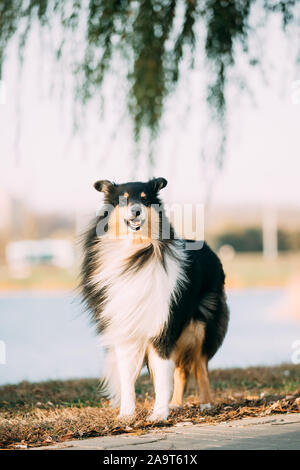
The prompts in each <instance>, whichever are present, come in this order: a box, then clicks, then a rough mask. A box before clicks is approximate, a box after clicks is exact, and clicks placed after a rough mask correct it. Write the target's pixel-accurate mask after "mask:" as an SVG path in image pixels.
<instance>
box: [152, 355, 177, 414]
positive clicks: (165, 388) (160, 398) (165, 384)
mask: <svg viewBox="0 0 300 470" xmlns="http://www.w3.org/2000/svg"><path fill="white" fill-rule="evenodd" d="M148 364H149V368H150V372H151V376H152V378H153V382H154V389H155V403H154V408H153V413H152V415H151V416H150V418H149V419H150V421H163V420H165V419H167V418H168V415H169V399H170V395H171V383H172V375H173V371H174V361H173V360H172V359H162V358H161V357H160V356H159V355H158V353H157V352H156V350H155V349H154V347H153V346H149V348H148Z"/></svg>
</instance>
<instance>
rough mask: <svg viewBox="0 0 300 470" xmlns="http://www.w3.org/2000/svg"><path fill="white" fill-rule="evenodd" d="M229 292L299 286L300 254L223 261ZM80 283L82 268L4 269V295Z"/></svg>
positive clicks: (0, 281) (0, 288) (0, 279)
mask: <svg viewBox="0 0 300 470" xmlns="http://www.w3.org/2000/svg"><path fill="white" fill-rule="evenodd" d="M222 263H223V265H224V270H225V273H226V288H227V289H245V288H269V287H270V288H280V287H286V286H289V285H290V284H295V282H297V283H298V285H299V284H300V268H299V266H300V254H299V253H285V254H283V253H281V254H279V256H278V258H276V259H269V260H267V259H265V258H264V257H263V255H262V254H261V253H236V254H235V256H234V257H233V258H232V259H222ZM78 283H79V268H78V267H77V268H76V267H74V268H72V269H62V268H58V267H55V266H35V267H32V268H30V269H29V270H28V271H27V273H26V276H24V277H22V276H20V277H19V278H18V276H17V277H16V276H14V275H13V274H12V273H11V272H10V271H9V269H8V268H7V267H6V266H0V293H5V292H12V291H20V290H21V291H23V290H35V291H38V290H41V291H47V292H51V291H74V290H76V289H77V287H78Z"/></svg>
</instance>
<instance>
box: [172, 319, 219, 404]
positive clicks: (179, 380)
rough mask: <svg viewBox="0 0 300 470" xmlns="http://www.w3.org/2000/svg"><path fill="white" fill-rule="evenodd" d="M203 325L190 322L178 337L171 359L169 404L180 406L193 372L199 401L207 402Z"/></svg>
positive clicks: (207, 387) (208, 395) (207, 389)
mask: <svg viewBox="0 0 300 470" xmlns="http://www.w3.org/2000/svg"><path fill="white" fill-rule="evenodd" d="M204 338H205V325H204V324H203V323H202V322H199V321H197V322H194V321H193V322H191V323H190V324H189V325H188V326H187V327H186V328H185V329H184V330H183V332H182V334H181V336H180V337H179V339H178V341H177V343H176V347H175V351H174V353H173V359H174V362H175V366H176V368H175V372H174V391H173V397H172V400H171V405H173V406H182V403H183V394H184V390H185V387H186V382H187V379H188V377H189V374H190V373H193V374H194V376H195V378H196V380H197V382H198V386H199V389H200V402H201V403H209V402H211V398H210V388H209V378H208V372H207V358H206V357H205V356H204V355H203V353H202V344H203V341H204Z"/></svg>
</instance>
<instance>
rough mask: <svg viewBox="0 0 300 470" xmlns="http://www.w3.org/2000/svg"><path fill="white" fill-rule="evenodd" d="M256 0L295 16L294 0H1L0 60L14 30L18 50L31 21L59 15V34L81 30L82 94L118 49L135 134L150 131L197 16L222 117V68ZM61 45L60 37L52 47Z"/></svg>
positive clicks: (243, 34)
mask: <svg viewBox="0 0 300 470" xmlns="http://www.w3.org/2000/svg"><path fill="white" fill-rule="evenodd" d="M258 1H260V3H261V6H262V8H263V9H264V11H265V13H266V18H267V17H268V15H269V14H271V13H272V14H273V13H274V14H275V13H277V14H280V15H281V16H282V24H283V28H286V27H287V26H288V25H289V24H290V23H292V22H293V21H294V19H295V18H294V17H295V12H296V8H297V3H298V2H297V0H139V1H136V0H89V1H87V0H86V1H85V0H1V2H0V67H1V65H2V63H3V62H4V60H5V54H6V50H7V45H8V43H9V41H10V39H11V38H12V37H13V36H14V35H16V34H18V35H19V41H20V51H22V49H23V48H24V46H25V44H26V39H27V36H28V33H29V31H30V29H31V27H32V25H33V24H34V23H35V22H39V23H40V24H41V25H42V26H43V27H44V26H48V27H50V28H51V26H52V25H53V24H54V22H55V21H57V19H58V21H59V22H60V24H61V26H62V28H63V30H64V31H65V33H66V38H72V34H75V33H76V34H78V32H79V34H82V44H84V55H83V59H82V60H81V61H80V63H78V64H77V67H76V73H77V76H78V86H79V87H78V94H79V96H80V98H81V100H82V101H83V102H86V101H88V100H89V99H90V98H92V97H94V96H95V95H96V94H97V93H98V92H99V90H101V86H102V83H103V80H104V77H105V76H106V74H107V72H108V71H109V69H110V66H111V64H112V61H113V59H114V55H115V54H116V53H117V52H118V53H120V54H122V56H123V57H124V58H125V59H126V64H127V65H126V66H127V79H128V84H129V93H128V108H129V111H130V114H131V116H132V118H133V122H134V128H135V136H136V138H137V139H138V138H139V136H140V133H141V130H142V129H143V128H148V129H150V130H151V132H152V133H153V134H155V132H156V131H157V129H158V126H159V122H160V119H161V116H162V113H163V108H164V103H165V99H166V96H167V95H168V93H170V91H172V90H174V88H175V85H176V84H177V82H178V80H179V78H180V64H181V62H182V60H183V58H184V56H185V54H186V52H187V50H190V54H191V56H192V57H193V56H194V55H195V54H196V50H197V49H196V47H195V46H196V44H197V41H198V40H199V38H198V35H197V28H198V26H199V24H200V23H201V24H202V25H203V27H204V31H205V37H204V42H203V44H202V46H203V49H204V51H205V56H206V58H207V62H208V65H209V66H210V72H211V75H210V81H209V85H208V90H207V101H208V103H209V105H210V107H211V110H212V111H214V112H215V114H214V115H215V116H216V117H217V118H218V119H219V120H220V121H222V120H224V116H225V109H226V99H225V89H226V81H227V76H228V70H229V69H230V67H232V66H233V65H234V62H235V54H236V48H237V47H238V46H241V47H242V50H243V51H244V52H245V53H247V50H248V40H249V39H248V38H249V34H251V33H252V30H251V27H250V24H249V17H250V11H251V8H252V6H253V5H254V4H255V3H257V2H258ZM82 19H83V20H84V21H83V23H84V24H83V26H82ZM66 40H67V39H66ZM63 53H64V40H63V41H62V43H61V44H60V46H59V47H58V48H57V50H56V55H57V57H58V58H59V57H61V56H62V54H63ZM255 63H256V62H255ZM255 63H254V62H253V65H255ZM0 70H1V68H0Z"/></svg>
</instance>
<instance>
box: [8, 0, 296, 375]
mask: <svg viewBox="0 0 300 470" xmlns="http://www.w3.org/2000/svg"><path fill="white" fill-rule="evenodd" d="M4 3H5V2H4ZM10 3H11V8H12V11H13V8H14V9H15V10H14V11H15V12H16V9H17V2H10ZM20 3H21V4H24V3H25V4H28V5H29V6H31V10H30V11H31V13H32V15H31V19H30V23H28V25H27V23H26V21H25V19H26V18H27V17H26V14H25V13H24V15H23V16H22V15H21V17H20V18H19V17H18V15H17V14H16V18H15V23H14V28H13V32H11V33H9V34H8V36H7V37H4V36H5V35H4V33H5V27H4V22H2V23H1V22H0V38H1V41H2V42H1V41H0V44H1V47H0V50H1V54H2V75H1V88H0V99H1V104H0V133H1V147H0V154H1V158H0V214H1V216H0V341H2V342H4V343H3V344H4V345H5V352H6V358H4V357H2V364H0V383H1V384H4V383H15V382H19V381H21V380H24V379H25V380H31V381H37V380H46V379H53V378H62V379H66V378H70V377H96V376H98V375H100V373H101V358H102V351H101V344H99V342H98V339H97V337H96V336H95V334H94V330H93V328H92V327H91V326H90V325H89V323H88V317H87V315H86V314H85V313H84V312H83V308H82V306H81V304H80V296H79V294H78V292H77V291H76V286H77V284H78V272H79V265H80V244H79V243H78V240H79V236H80V233H81V232H82V230H83V229H84V227H86V225H87V223H88V221H89V219H90V218H91V217H93V215H94V214H95V212H96V210H97V208H98V207H99V205H100V204H101V195H99V193H97V192H96V191H95V190H94V188H93V183H94V182H95V181H96V180H97V179H111V180H113V181H115V182H117V183H119V182H120V183H121V182H125V181H131V180H145V179H148V178H149V177H151V176H163V177H165V178H166V179H167V180H168V186H167V187H166V189H165V190H164V192H162V194H161V195H162V198H163V200H164V201H165V202H167V203H169V204H172V203H179V204H181V203H192V204H199V203H201V204H204V209H205V238H206V240H207V241H208V243H209V244H210V245H211V246H212V247H213V248H214V249H215V250H216V251H217V253H218V254H219V256H220V257H221V260H222V262H223V263H224V268H225V272H226V286H227V293H228V301H229V305H230V310H231V323H230V327H229V332H228V336H227V338H226V340H225V342H224V346H223V347H222V348H221V349H220V351H219V352H218V353H217V355H216V357H215V358H214V359H213V360H212V362H211V367H212V368H216V367H234V366H238V367H246V366H250V365H272V364H280V363H284V362H285V363H290V362H294V363H295V361H297V358H298V357H299V354H298V356H297V354H295V353H297V351H296V349H297V348H298V349H299V340H300V184H299V175H300V158H299V123H300V71H299V68H298V65H297V64H298V61H297V58H298V55H299V21H300V9H299V3H298V2H291V1H290V2H260V1H257V2H232V1H228V2H227V1H224V2H213V1H208V2H197V1H191V0H190V1H181V2H180V1H178V2H171V1H154V2H149V1H142V2H110V6H109V2H80V1H79V2H69V1H66V2H59V3H60V4H63V5H64V6H65V7H66V9H67V11H68V15H69V16H68V18H69V19H70V18H71V17H72V14H73V15H74V18H75V19H74V18H73V20H72V21H75V20H76V21H77V23H75V26H74V25H72V28H70V29H67V30H65V29H64V27H63V26H62V24H63V22H62V20H61V17H59V18H60V19H59V18H57V17H56V16H55V14H56V13H55V12H56V10H53V8H52V10H53V11H54V13H53V11H52V10H51V8H50V7H51V2H50V1H48V2H39V1H36V2H20ZM42 4H44V6H45V7H46V10H45V11H46V13H45V12H44V13H43V10H41V6H42ZM55 4H57V2H54V3H53V4H52V7H53V5H55ZM221 4H222V5H221ZM28 5H27V8H29V6H28ZM47 5H48V10H47ZM25 6H26V5H25ZM173 7H174V8H176V11H175V10H174V11H173V13H172V10H171V9H172V8H173ZM234 7H235V8H236V9H234ZM9 8H10V7H8V6H7V11H8V9H9ZM60 8H63V7H60ZM68 8H69V10H68ZM78 8H82V10H77V9H78ZM105 8H106V10H105ZM109 8H110V9H109ZM118 8H119V10H118ZM121 8H124V9H125V8H126V9H127V10H126V12H127V14H128V15H129V13H128V11H129V12H130V15H131V16H130V15H129V16H128V17H126V18H125V19H124V17H123V16H122V14H123V13H122V11H121ZM197 8H198V9H200V10H201V11H200V12H199V16H197V15H196V13H197V11H198V10H197ZM220 8H223V10H222V11H221V13H220V11H219V9H220ZM57 9H58V7H57ZM130 9H131V10H130ZM20 11H21V10H20ZM22 11H23V10H22ZM26 11H27V10H26V8H25V7H24V12H26ZM91 11H93V13H91ZM163 11H166V12H167V13H168V17H166V18H165V17H164V15H163V14H162V12H163ZM224 12H225V13H224ZM75 13H76V15H77V16H76V15H75ZM46 14H47V15H48V16H46ZM59 14H60V15H63V14H64V15H67V13H66V11H64V12H63V13H62V10H61V11H60V10H59ZM159 14H160V15H161V16H159ZM197 14H198V13H197ZM224 14H225V17H224V16H223V17H222V15H224ZM43 15H44V16H43ZM170 15H171V19H172V21H173V23H172V28H171V27H170V31H173V32H172V33H171V32H169V33H168V34H169V36H168V35H167V32H166V31H164V28H163V25H164V24H165V21H167V19H168V18H169V17H170ZM172 15H173V16H172ZM189 15H190V16H189ZM218 15H219V16H218ZM226 15H227V16H226ZM230 15H231V16H230ZM289 15H291V16H289ZM139 16H142V19H143V21H144V22H145V25H149V24H151V21H153V25H152V26H153V28H152V29H151V31H152V33H151V34H152V36H151V34H150V33H149V31H148V33H149V34H150V36H149V38H148V39H147V37H146V36H145V34H144V35H143V34H142V32H141V31H144V29H143V23H141V19H139V20H138V18H139ZM10 18H11V17H10ZM95 18H96V20H95ZM112 18H115V23H114V31H113V33H114V34H112V35H111V37H110V38H109V41H108V42H109V44H110V48H111V58H109V59H110V66H109V67H108V66H107V64H106V62H105V60H106V59H107V56H105V54H104V53H105V52H107V41H105V40H104V39H105V38H104V39H103V34H104V32H105V31H106V32H107V31H109V28H112V26H111V21H109V20H111V19H112ZM217 18H223V23H222V24H221V27H220V24H219V23H218V26H217V29H216V31H214V30H213V29H212V25H213V24H214V21H213V20H214V19H217ZM230 18H233V19H234V20H235V22H234V25H235V28H236V29H234V27H233V26H232V25H230V22H229V20H230ZM16 19H17V20H18V21H17V20H16ZM191 19H192V20H193V21H192V26H190V27H191V28H194V29H193V41H191V42H192V44H189V43H188V40H187V39H186V40H185V41H183V43H182V45H181V46H182V48H181V49H180V48H179V46H178V44H179V45H180V43H179V42H178V41H179V40H178V39H177V40H176V37H177V38H178V37H180V34H183V32H184V31H185V30H186V29H187V28H188V25H189V23H188V20H191ZM169 21H170V20H169ZM118 22H119V23H118ZM122 22H123V23H122ZM136 23H137V24H136ZM6 24H7V23H6ZM29 24H30V28H29ZM122 24H123V25H125V26H126V27H124V29H122V28H121V26H122ZM86 25H87V28H88V29H87V31H86ZM120 25H121V26H120ZM160 25H161V28H162V31H160V29H159V26H160ZM27 26H28V28H27ZM96 26H97V28H99V29H98V30H97V31H94V30H93V28H94V27H96ZM126 28H127V29H126ZM130 28H131V30H130ZM155 28H156V29H155ZM184 28H185V29H184ZM209 28H210V29H209ZM218 28H219V29H221V32H220V31H219V29H218ZM7 29H9V28H7ZM120 30H122V31H121V32H122V34H123V36H122V34H121V33H120ZM3 31H4V32H3ZM124 31H125V32H124ZM126 31H127V32H126ZM128 31H129V32H128ZM151 31H150V32H151ZM153 31H154V33H153ZM155 31H156V33H155ZM228 31H231V33H230V34H231V35H232V37H230V38H229V39H232V44H231V45H230V47H229V46H228V44H227V46H228V48H229V49H226V48H225V49H224V47H223V46H224V44H225V46H226V38H227V33H228ZM24 32H26V45H25V46H24V47H23V45H22V44H21V45H22V48H21V49H20V43H22V41H21V39H20V38H22V37H23V36H22V34H24ZM209 32H211V33H212V34H213V35H214V36H213V37H216V40H217V43H216V44H215V45H214V46H211V45H210V42H209ZM125 33H126V34H125ZM93 34H94V36H93ZM118 34H119V36H120V37H121V39H120V38H119V39H118V40H119V42H118V40H117V39H116V37H117V38H118ZM222 34H223V35H224V37H223V36H222ZM230 34H229V36H230ZM166 35H167V37H165V36H166ZM107 37H108V36H106V39H107ZM186 37H189V36H188V35H187V36H186ZM3 38H4V39H3ZM82 38H84V41H82V40H81V39H82ZM95 38H96V39H95ZM99 38H100V39H101V40H100V39H99ZM8 39H9V40H8ZM98 39H99V40H98ZM122 41H123V42H122ZM162 41H165V43H164V44H165V49H166V51H167V52H168V51H172V50H173V49H172V47H174V50H175V52H176V51H177V52H176V54H177V56H178V57H179V59H180V60H179V59H178V57H177V56H176V57H177V59H178V64H179V65H178V71H177V72H178V77H177V78H174V76H173V78H172V79H170V80H169V81H168V79H167V73H166V71H168V70H169V71H170V67H171V66H170V64H171V65H172V60H173V59H172V57H171V58H170V57H169V56H166V57H165V58H164V61H165V62H166V64H167V65H165V70H163V71H162V70H161V68H162V66H161V68H159V67H158V66H157V63H159V62H158V59H161V56H159V54H162V52H161V50H160V48H161V44H162ZM172 41H173V42H172ZM176 41H177V42H176ZM24 42H25V41H24ZM120 42H121V45H122V47H123V46H124V49H125V53H126V54H127V55H128V56H129V58H128V57H126V59H124V54H125V53H124V51H123V49H122V47H120ZM227 42H228V43H230V40H228V38H227ZM125 43H126V44H125ZM245 43H247V47H244V46H245ZM3 44H4V45H5V54H4V52H3V51H4V46H3ZM62 44H63V45H64V48H65V49H64V53H61V54H60V56H59V58H57V57H56V56H57V55H59V54H58V50H60V49H63V48H62ZM141 44H142V45H143V46H144V49H143V48H142V47H141ZM172 44H173V46H172ZM174 44H175V46H174ZM203 44H205V47H203ZM92 46H93V47H94V49H93V50H91V47H92ZM158 46H159V47H158ZM176 47H177V49H176ZM213 47H215V50H212V49H213ZM222 47H223V48H222ZM126 48H127V49H126ZM157 49H159V51H158V50H157ZM95 51H96V52H97V51H98V52H99V58H98V59H97V54H96V52H95ZM53 52H55V54H53ZM60 52H61V51H60ZM113 53H114V54H113ZM163 53H164V54H165V52H163ZM168 53H169V52H168ZM213 53H214V54H215V55H213ZM122 54H123V55H122ZM126 54H125V55H126ZM156 54H157V56H156ZM180 54H181V55H180ZM103 57H104V58H103ZM105 57H106V59H105ZM145 57H146V59H147V58H148V59H149V57H150V58H151V61H150V62H149V63H148V62H146V63H147V64H148V65H146V66H145V60H146V59H145ZM75 58H76V60H75ZM104 59H105V60H104ZM148 59H147V60H148ZM231 59H232V60H231ZM97 60H98V61H97ZM107 60H108V59H107ZM142 60H143V61H144V62H143V64H144V65H143V66H142V67H141V69H138V66H139V61H140V62H141V61H142ZM168 60H169V62H170V63H169V62H168ZM89 61H90V62H89ZM75 62H76V63H80V64H81V65H83V66H84V67H85V69H84V70H85V75H84V84H83V85H82V87H83V88H82V89H81V90H84V92H85V95H86V94H90V96H88V99H87V97H86V96H84V98H83V99H82V96H79V99H78V94H79V95H80V93H79V92H78V73H77V78H76V83H75V81H74V80H75V78H74V77H76V70H77V69H76V67H75V65H74V64H75ZM87 63H88V64H89V65H90V68H89V69H88V72H87ZM149 64H150V65H149ZM153 64H154V65H153ZM93 67H94V68H93ZM97 67H98V69H97ZM131 67H132V69H131ZM75 69H76V70H75ZM97 70H98V72H99V70H100V72H101V73H102V75H103V77H102V75H101V76H100V77H99V75H97V77H98V78H97V77H96V76H95V74H96V72H97ZM141 70H142V72H143V73H141ZM145 70H146V71H145ZM224 70H226V75H225V76H224ZM104 71H105V73H104ZM172 71H173V74H174V70H172ZM100 72H99V73H100ZM130 73H131V74H132V75H130ZM137 77H140V79H138V78H137ZM149 77H150V78H149ZM162 77H163V78H162ZM81 79H82V76H81V73H79V81H80V80H81ZM139 80H140V81H141V82H142V83H140V82H139ZM147 80H148V81H149V83H148V82H147ZM218 80H219V81H218ZM161 82H163V83H161ZM158 84H160V88H159V86H158ZM175 85H176V86H175ZM223 85H224V86H223ZM92 86H93V87H94V88H93V87H92ZM76 87H77V88H76ZM91 87H92V88H91ZM74 88H75V89H76V90H77V95H76V92H75V95H76V96H77V98H76V97H75V98H74ZM147 90H148V91H147ZM149 90H150V91H151V93H150V92H149ZM82 93H83V92H82ZM147 93H148V94H147ZM218 93H219V94H218ZM220 93H221V95H220ZM222 93H223V95H222ZM219 95H220V96H221V97H220V96H219ZM141 96H142V98H143V100H144V101H143V100H142V98H140V97H141ZM128 97H129V98H130V99H129V98H128ZM223 99H224V103H225V104H224V103H223ZM139 100H140V101H139ZM83 103H84V104H83ZM155 103H156V104H155ZM155 107H157V108H158V109H156V108H155ZM149 109H150V111H149ZM153 110H154V111H153ZM147 113H148V114H147ZM297 345H298V346H297ZM2 356H3V355H2ZM295 357H296V359H295ZM0 362H1V361H0Z"/></svg>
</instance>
